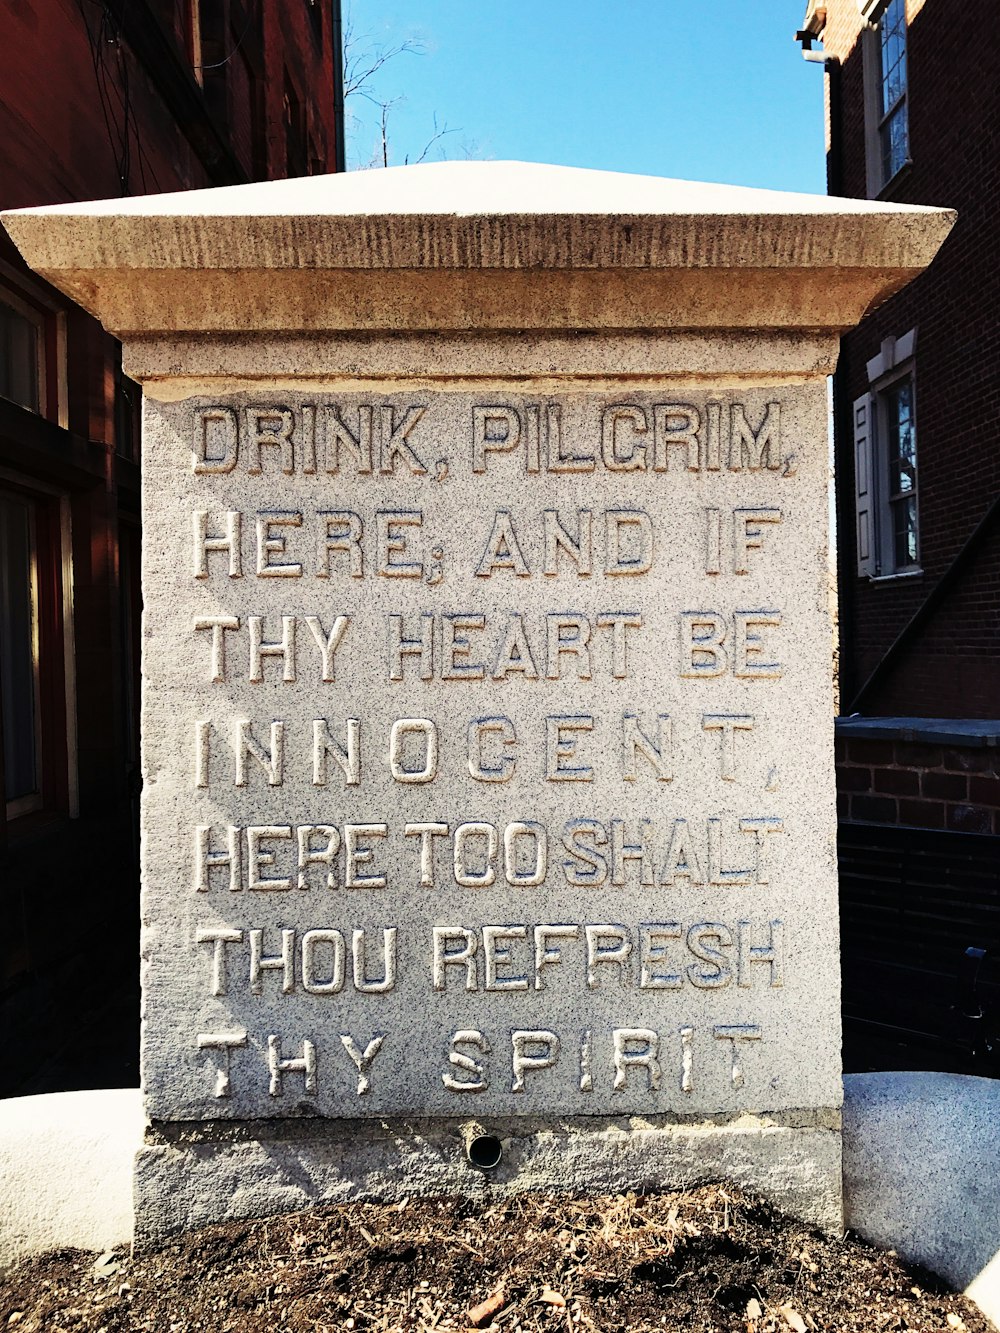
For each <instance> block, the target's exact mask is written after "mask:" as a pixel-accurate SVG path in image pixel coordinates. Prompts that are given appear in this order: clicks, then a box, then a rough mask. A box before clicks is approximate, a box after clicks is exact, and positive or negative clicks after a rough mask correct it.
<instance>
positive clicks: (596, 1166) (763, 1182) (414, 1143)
mask: <svg viewBox="0 0 1000 1333" xmlns="http://www.w3.org/2000/svg"><path fill="white" fill-rule="evenodd" d="M314 1123H315V1122H314ZM325 1128H326V1127H324V1129H325ZM479 1128H481V1126H475V1125H471V1126H470V1125H469V1124H454V1125H442V1124H441V1123H440V1122H422V1123H421V1122H417V1123H413V1122H406V1123H392V1124H388V1125H384V1126H377V1125H372V1124H370V1123H368V1124H357V1123H355V1124H353V1125H351V1126H349V1127H348V1128H347V1130H346V1132H345V1129H344V1127H343V1126H339V1127H337V1128H336V1129H334V1132H333V1133H329V1132H326V1133H325V1134H324V1135H323V1137H314V1138H310V1137H307V1136H308V1135H309V1134H310V1133H314V1132H315V1131H314V1130H312V1128H311V1127H310V1126H308V1125H304V1126H302V1129H303V1130H304V1131H305V1133H304V1134H303V1135H300V1136H294V1137H292V1136H286V1137H281V1138H276V1137H272V1136H271V1134H270V1132H269V1127H267V1126H257V1127H248V1129H249V1133H248V1134H247V1135H246V1136H245V1137H243V1138H241V1139H237V1140H236V1141H225V1140H222V1141H214V1142H213V1141H209V1142H188V1143H184V1144H174V1143H159V1144H153V1145H147V1146H146V1147H145V1148H143V1149H142V1150H141V1151H140V1153H139V1156H138V1158H137V1162H136V1206H137V1219H138V1224H137V1228H136V1236H135V1239H136V1244H137V1245H140V1246H141V1245H143V1244H146V1243H148V1242H150V1241H155V1240H156V1239H157V1238H158V1237H160V1236H163V1235H167V1234H169V1233H171V1232H174V1231H178V1230H180V1229H182V1228H184V1227H187V1226H197V1225H200V1224H204V1223H207V1222H213V1221H221V1220H225V1219H228V1218H238V1217H263V1216H267V1215H268V1214H270V1213H278V1212H291V1211H293V1210H295V1209H298V1208H306V1207H308V1206H310V1205H311V1204H317V1203H339V1202H344V1201H346V1200H348V1199H354V1198H359V1197H361V1198H375V1199H380V1200H393V1199H401V1198H404V1197H407V1196H412V1195H413V1194H415V1193H424V1194H459V1195H462V1196H464V1197H470V1196H471V1197H476V1196H488V1197H489V1198H496V1197H498V1196H505V1195H509V1194H513V1193H516V1192H519V1191H521V1190H526V1189H532V1188H544V1189H559V1190H567V1191H570V1190H572V1191H584V1190H588V1189H589V1190H594V1191H608V1192H618V1191H624V1190H638V1191H642V1190H651V1189H658V1188H666V1187H669V1188H683V1187H685V1186H694V1185H697V1184H700V1183H704V1182H706V1181H711V1180H719V1179H727V1180H732V1181H735V1182H737V1183H739V1184H741V1185H744V1186H746V1187H747V1188H748V1189H754V1190H756V1191H757V1192H759V1193H762V1194H764V1195H765V1196H766V1197H768V1198H770V1199H772V1200H773V1201H774V1203H775V1204H777V1206H778V1207H780V1208H783V1209H785V1210H786V1211H788V1212H790V1213H792V1214H795V1215H797V1216H800V1217H805V1218H807V1219H809V1220H810V1221H813V1222H815V1223H816V1224H817V1225H818V1226H821V1227H823V1228H825V1229H827V1230H831V1231H836V1230H837V1229H838V1228H839V1226H840V1224H841V1197H840V1135H839V1132H838V1131H837V1130H836V1129H834V1128H832V1127H831V1128H825V1129H824V1128H818V1127H809V1126H801V1127H798V1126H793V1125H788V1124H782V1123H781V1122H780V1121H779V1120H777V1119H775V1120H759V1119H756V1118H754V1117H751V1116H745V1117H741V1118H740V1119H738V1120H736V1121H734V1122H733V1123H731V1124H729V1125H715V1124H712V1123H702V1124H693V1125H662V1124H651V1123H649V1122H647V1121H645V1120H640V1121H634V1122H630V1121H627V1120H622V1121H616V1122H610V1123H609V1122H602V1121H599V1120H598V1121H594V1122H590V1123H583V1122H577V1123H574V1122H569V1123H564V1122H560V1121H558V1120H548V1121H546V1123H545V1125H544V1127H541V1126H539V1125H538V1124H534V1123H531V1122H528V1123H527V1124H524V1123H522V1124H518V1123H516V1122H510V1123H509V1124H508V1125H507V1126H500V1125H494V1124H490V1125H489V1126H488V1127H487V1128H488V1130H489V1132H491V1133H495V1134H496V1135H497V1136H498V1137H499V1138H500V1141H501V1143H502V1146H503V1158H502V1160H501V1163H500V1165H499V1166H498V1167H497V1168H496V1169H495V1170H493V1171H489V1172H486V1171H480V1170H477V1169H476V1168H475V1167H473V1166H470V1165H469V1163H468V1161H467V1160H466V1154H465V1144H466V1141H467V1138H468V1135H469V1133H470V1132H472V1133H475V1132H477V1131H478V1129H479Z"/></svg>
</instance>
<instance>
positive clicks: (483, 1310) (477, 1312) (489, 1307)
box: [467, 1286, 506, 1328]
mask: <svg viewBox="0 0 1000 1333" xmlns="http://www.w3.org/2000/svg"><path fill="white" fill-rule="evenodd" d="M505 1299H506V1298H505V1297H504V1294H503V1287H502V1286H500V1287H497V1289H496V1291H495V1292H494V1293H493V1295H492V1296H487V1297H486V1300H485V1301H480V1302H479V1304H478V1305H473V1306H472V1307H471V1308H470V1309H469V1311H468V1315H467V1318H468V1320H469V1323H470V1324H471V1325H472V1327H473V1328H481V1327H482V1326H483V1324H485V1323H486V1322H487V1321H488V1320H491V1319H492V1318H493V1316H494V1315H495V1314H497V1313H498V1312H499V1311H500V1310H502V1309H503V1307H504V1300H505Z"/></svg>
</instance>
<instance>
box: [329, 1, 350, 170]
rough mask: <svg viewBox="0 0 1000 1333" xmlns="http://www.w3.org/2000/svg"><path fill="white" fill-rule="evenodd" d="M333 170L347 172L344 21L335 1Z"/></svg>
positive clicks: (333, 10) (339, 2)
mask: <svg viewBox="0 0 1000 1333" xmlns="http://www.w3.org/2000/svg"><path fill="white" fill-rule="evenodd" d="M332 17H333V157H334V162H333V169H334V171H346V170H347V153H346V150H345V147H344V20H343V14H342V12H341V0H333V9H332Z"/></svg>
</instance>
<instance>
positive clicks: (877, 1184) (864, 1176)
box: [844, 1074, 1000, 1324]
mask: <svg viewBox="0 0 1000 1333" xmlns="http://www.w3.org/2000/svg"><path fill="white" fill-rule="evenodd" d="M844 1094H845V1097H844V1213H845V1221H846V1223H847V1226H849V1227H850V1228H851V1229H852V1230H854V1231H856V1232H857V1233H858V1235H859V1236H863V1237H864V1238H865V1239H866V1240H869V1241H871V1242H872V1243H873V1244H875V1245H881V1246H883V1247H884V1248H887V1249H894V1250H896V1251H897V1252H898V1253H899V1254H901V1255H902V1256H903V1257H904V1258H906V1259H909V1260H911V1261H912V1262H914V1263H919V1264H922V1265H923V1266H924V1267H925V1268H929V1269H931V1270H932V1271H933V1272H935V1273H939V1274H940V1275H941V1276H942V1277H944V1278H946V1279H947V1280H948V1281H949V1282H951V1283H952V1284H953V1285H954V1286H955V1287H957V1288H958V1289H959V1290H960V1291H962V1290H964V1291H965V1292H966V1294H967V1295H968V1296H970V1297H971V1299H972V1300H974V1301H975V1302H976V1304H977V1305H978V1306H979V1308H980V1309H981V1310H982V1311H983V1313H984V1314H986V1315H987V1316H988V1317H989V1318H990V1319H992V1320H993V1322H994V1323H997V1324H1000V1189H998V1185H1000V1135H998V1133H997V1127H998V1125H1000V1081H996V1080H994V1079H989V1078H973V1077H971V1076H969V1075H965V1074H849V1075H848V1076H847V1077H846V1078H845V1079H844Z"/></svg>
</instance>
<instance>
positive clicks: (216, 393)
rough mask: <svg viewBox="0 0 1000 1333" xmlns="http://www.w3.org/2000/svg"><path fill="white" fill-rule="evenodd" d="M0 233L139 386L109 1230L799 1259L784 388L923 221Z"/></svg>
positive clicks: (383, 199) (804, 1096) (816, 718)
mask: <svg viewBox="0 0 1000 1333" xmlns="http://www.w3.org/2000/svg"><path fill="white" fill-rule="evenodd" d="M4 221H5V224H6V226H7V228H8V230H9V231H10V233H11V235H12V236H13V238H14V240H15V241H16V242H17V244H18V245H19V246H20V247H21V249H22V251H23V253H24V255H25V257H26V259H27V260H28V262H29V263H30V264H31V265H32V266H33V267H34V268H36V269H37V270H38V271H39V272H40V273H42V274H43V275H44V276H45V277H47V278H48V279H49V280H50V281H51V282H53V283H55V284H56V285H57V286H58V287H59V288H61V289H62V290H63V291H65V292H67V293H68V294H69V295H70V296H72V297H73V298H74V299H75V300H77V301H79V302H80V303H81V304H82V305H83V306H85V307H86V308H87V309H88V310H90V311H92V312H93V313H94V314H96V315H97V316H98V317H99V318H100V319H101V320H102V321H103V322H104V324H105V325H106V327H107V328H108V329H110V330H112V331H113V332H114V333H116V334H117V335H118V336H119V337H120V338H121V339H122V340H123V342H124V344H125V365H126V369H127V371H128V372H129V373H130V374H131V375H133V376H134V377H135V378H136V379H138V380H140V381H141V382H142V385H143V390H144V395H145V416H144V427H143V436H144V438H143V489H144V509H143V528H144V531H143V539H144V550H145V554H144V563H143V587H144V598H145V613H144V633H143V640H144V659H143V676H144V702H143V727H144V734H143V754H144V760H143V774H144V793H143V816H142V827H143V833H142V840H143V907H142V917H143V939H142V957H143V992H144V999H143V1057H142V1066H143V1086H144V1089H145V1098H146V1107H147V1112H148V1116H149V1121H150V1126H149V1131H148V1135H147V1143H146V1146H145V1147H144V1149H143V1150H142V1152H141V1154H140V1157H139V1161H138V1163H137V1169H136V1202H137V1212H138V1225H137V1235H138V1237H139V1238H140V1239H143V1238H150V1237H154V1236H157V1235H162V1234H165V1233H167V1232H169V1231H171V1230H175V1229H177V1228H179V1227H182V1226H187V1225H194V1224H198V1223H203V1222H207V1221H212V1220H218V1219H221V1218H226V1217H234V1216H255V1215H264V1214H267V1213H269V1212H275V1211H279V1210H286V1209H291V1208H296V1207H300V1206H303V1205H305V1204H307V1203H310V1202H315V1201H325V1200H338V1199H345V1198H349V1197H358V1196H362V1197H363V1196H366V1195H367V1196H377V1197H383V1198H385V1197H393V1196H402V1195H409V1194H412V1193H415V1192H420V1191H423V1192H432V1191H433V1192H444V1193H447V1192H459V1193H470V1192H476V1191H484V1190H491V1191H494V1192H497V1191H503V1190H514V1189H523V1188H528V1187H560V1188H577V1189H588V1188H590V1189H602V1190H604V1189H609V1190H615V1189H619V1188H626V1187H627V1188H632V1189H642V1188H649V1187H656V1186H674V1185H681V1184H687V1183H693V1182H696V1181H700V1180H706V1179H711V1178H718V1177H726V1178H731V1179H733V1180H735V1181H738V1182H739V1183H741V1184H743V1185H745V1186H748V1187H750V1188H752V1189H754V1190H757V1191H759V1192H761V1193H763V1194H764V1195H767V1196H769V1197H771V1198H772V1199H774V1200H775V1201H776V1202H778V1203H779V1204H780V1205H782V1206H784V1207H785V1208H788V1209H790V1210H792V1211H795V1212H798V1213H800V1214H802V1215H803V1216H806V1217H809V1218H811V1219H814V1220H816V1221H818V1222H819V1223H821V1224H823V1225H826V1226H836V1225H838V1224H839V1221H840V1136H839V1128H840V1112H839V1107H840V1102H841V1081H840V1080H841V1068H840V1058H839V1031H840V1024H839V966H838V940H837V879H836V854H835V852H836V847H835V834H836V814H835V803H834V777H833V714H834V700H833V684H832V678H831V674H832V673H831V659H832V652H831V650H832V626H831V614H830V595H829V586H830V565H829V563H828V498H827V497H828V469H829V455H828V447H827V398H826V376H827V375H829V374H830V373H831V371H832V370H833V366H834V362H835V359H836V353H837V337H838V335H839V333H840V332H842V331H843V330H844V329H846V328H849V327H850V326H852V325H853V324H854V323H855V322H856V321H857V320H858V319H859V318H860V316H861V315H862V314H863V313H864V311H865V309H866V308H867V307H868V306H869V305H870V304H871V303H872V302H873V301H875V300H877V299H878V298H880V297H882V296H884V295H886V294H887V293H888V292H889V291H891V290H893V289H895V288H896V287H898V286H899V285H901V284H902V283H903V282H905V281H906V280H908V279H909V278H910V277H912V276H913V275H914V274H916V273H917V272H919V271H920V270H921V269H922V268H923V267H924V266H925V265H926V264H927V263H928V262H929V261H930V259H931V257H932V256H933V254H934V252H935V250H936V249H937V247H938V245H939V244H940V242H941V240H942V238H943V236H944V235H945V234H946V232H947V229H948V226H949V225H950V215H948V214H945V213H942V212H940V211H937V210H931V209H916V208H903V207H897V206H894V205H887V204H866V203H856V202H853V201H846V200H838V199H827V198H813V197H806V196H796V195H782V194H772V193H768V192H763V191H756V190H746V189H733V188H726V187H721V186H710V185H691V184H686V183H682V182H674V181H668V180H660V179H653V178H644V177H630V176H620V175H614V174H609V173H603V172H593V171H579V170H570V169H566V168H560V167H545V166H539V165H525V164H515V163H447V164H440V165H430V166H419V167H409V168H401V169H391V170H387V171H374V172H366V173H359V174H355V175H345V176H328V177H320V178H313V179H308V180H300V181H286V182H278V183H272V184H264V185H249V186H239V187H234V188H230V189H220V190H205V191H201V192H197V193H190V194H175V195H163V196H159V197H153V198H140V199H128V200H117V199H116V200H113V201H108V202H103V203H95V204H82V205H72V206H66V207H60V208H46V209H36V210H31V211H27V212H22V213H15V214H8V215H7V216H6V217H5V218H4Z"/></svg>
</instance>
